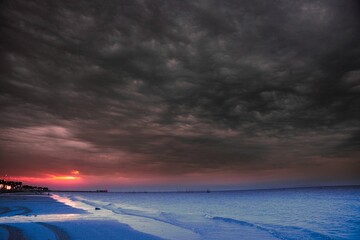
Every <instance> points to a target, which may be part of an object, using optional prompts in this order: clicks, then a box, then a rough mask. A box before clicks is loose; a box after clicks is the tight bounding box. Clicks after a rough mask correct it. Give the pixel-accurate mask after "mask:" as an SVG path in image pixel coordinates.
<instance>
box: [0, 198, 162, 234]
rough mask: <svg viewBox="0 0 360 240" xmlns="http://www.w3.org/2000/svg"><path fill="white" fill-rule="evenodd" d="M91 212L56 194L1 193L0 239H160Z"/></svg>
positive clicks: (81, 205)
mask: <svg viewBox="0 0 360 240" xmlns="http://www.w3.org/2000/svg"><path fill="white" fill-rule="evenodd" d="M69 203H72V204H75V205H76V206H75V205H73V206H70V205H71V204H69ZM75 207H77V208H75ZM92 209H93V208H92V206H90V205H86V204H83V203H80V202H75V201H70V200H68V199H66V198H62V197H60V196H58V195H51V196H47V195H29V194H26V195H21V194H15V195H14V194H2V195H0V240H3V239H18V240H22V239H26V240H30V239H31V240H33V239H34V240H38V239H39V240H40V239H51V240H52V239H54V240H70V239H76V240H85V239H93V240H97V239H119V240H121V239H144V240H159V239H162V238H160V237H156V236H153V235H150V234H147V233H143V232H140V231H137V230H134V229H133V228H131V227H129V226H128V225H127V224H123V223H120V222H119V221H117V220H116V219H114V218H111V217H109V216H108V215H107V214H105V213H104V211H103V210H101V211H96V212H95V210H92Z"/></svg>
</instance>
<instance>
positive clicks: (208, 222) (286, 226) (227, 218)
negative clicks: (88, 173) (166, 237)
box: [63, 188, 360, 240]
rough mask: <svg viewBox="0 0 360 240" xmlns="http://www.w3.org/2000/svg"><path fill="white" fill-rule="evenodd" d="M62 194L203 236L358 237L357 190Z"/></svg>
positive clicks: (359, 203) (359, 193)
mask: <svg viewBox="0 0 360 240" xmlns="http://www.w3.org/2000/svg"><path fill="white" fill-rule="evenodd" d="M63 195H64V196H67V197H70V198H71V199H73V200H76V201H82V202H85V203H87V204H91V205H93V206H98V207H102V208H106V209H109V210H112V211H113V212H115V213H117V214H124V215H131V216H138V217H142V218H151V219H154V220H156V221H161V222H165V223H169V224H172V225H175V226H178V227H182V228H185V229H189V230H191V231H193V232H195V233H197V234H199V235H200V236H201V238H202V239H221V240H224V239H284V240H287V239H289V240H290V239H360V188H323V189H321V188H311V189H310V188H309V189H287V190H256V191H236V192H211V193H69V194H63Z"/></svg>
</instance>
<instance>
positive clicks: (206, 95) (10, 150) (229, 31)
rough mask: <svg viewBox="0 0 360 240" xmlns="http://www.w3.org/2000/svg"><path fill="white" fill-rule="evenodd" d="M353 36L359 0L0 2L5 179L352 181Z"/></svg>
mask: <svg viewBox="0 0 360 240" xmlns="http://www.w3.org/2000/svg"><path fill="white" fill-rule="evenodd" d="M359 29H360V8H359V5H358V3H357V2H356V1H310V0H309V1H305V0H302V1H296V2H289V1H265V0H261V1H140V0H139V1H133V0H132V1H106V2H104V1H91V2H89V1H46V2H44V1H2V2H1V8H0V35H1V38H0V51H1V58H0V78H1V79H0V104H1V109H0V111H1V118H0V144H1V146H0V150H1V153H0V154H1V155H0V158H1V162H2V164H4V166H5V167H4V168H2V169H4V170H2V171H7V172H10V173H12V174H17V175H31V174H34V172H37V173H39V174H40V173H44V172H55V173H56V172H61V171H71V169H79V170H80V172H82V173H83V174H86V175H95V176H105V175H116V176H128V177H134V176H139V175H142V176H174V177H179V176H180V177H181V176H190V175H192V174H201V175H204V176H208V177H211V176H217V175H216V174H223V176H225V175H227V176H235V177H238V178H239V179H241V177H242V176H249V175H253V176H254V175H256V174H258V175H259V176H261V175H263V174H264V175H266V174H267V173H268V172H269V171H274V172H277V171H282V172H286V173H288V175H293V176H295V175H296V174H295V173H297V174H298V176H295V178H296V179H298V180H299V181H300V182H301V181H310V180H312V179H326V181H332V180H333V181H336V180H339V181H345V180H346V181H359V179H358V176H357V175H358V173H359V171H360V163H359V160H358V159H359V157H360V151H359V149H360V142H359V139H360V135H359V133H360V128H359V126H360V108H359V106H360V44H359V43H360V32H359ZM35 169H36V170H35ZM2 174H4V173H2ZM275 175H276V174H275ZM285 175H286V174H285ZM274 177H275V178H276V176H274ZM290 178H291V177H290V176H289V179H290ZM180 179H181V178H180ZM259 179H261V177H259ZM269 179H270V178H269ZM265 180H266V179H265ZM265 180H264V181H265ZM234 181H235V180H234Z"/></svg>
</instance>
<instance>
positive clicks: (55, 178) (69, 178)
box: [52, 176, 79, 180]
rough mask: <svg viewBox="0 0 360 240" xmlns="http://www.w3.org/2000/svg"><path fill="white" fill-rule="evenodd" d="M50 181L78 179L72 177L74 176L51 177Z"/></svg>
mask: <svg viewBox="0 0 360 240" xmlns="http://www.w3.org/2000/svg"><path fill="white" fill-rule="evenodd" d="M52 179H54V180H76V179H79V178H78V177H74V176H53V177H52Z"/></svg>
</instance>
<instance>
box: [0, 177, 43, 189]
mask: <svg viewBox="0 0 360 240" xmlns="http://www.w3.org/2000/svg"><path fill="white" fill-rule="evenodd" d="M0 191H1V192H10V191H11V192H13V191H36V192H44V191H49V189H48V188H47V187H36V186H29V185H23V184H22V182H14V181H5V180H3V179H0Z"/></svg>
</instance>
